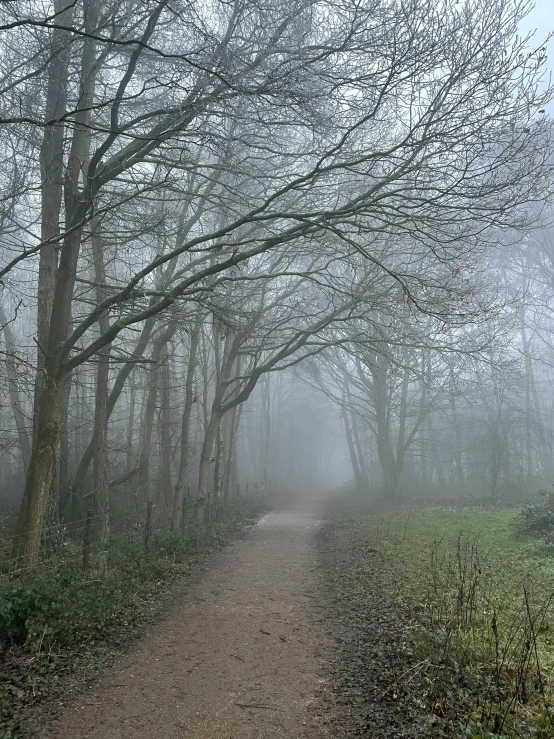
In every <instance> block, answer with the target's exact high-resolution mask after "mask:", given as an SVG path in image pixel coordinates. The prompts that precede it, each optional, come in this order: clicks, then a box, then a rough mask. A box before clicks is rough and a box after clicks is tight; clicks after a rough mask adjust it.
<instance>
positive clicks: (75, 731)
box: [21, 507, 405, 739]
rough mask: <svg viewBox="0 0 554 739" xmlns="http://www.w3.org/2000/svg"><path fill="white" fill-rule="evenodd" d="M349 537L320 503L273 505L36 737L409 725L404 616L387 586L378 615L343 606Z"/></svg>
mask: <svg viewBox="0 0 554 739" xmlns="http://www.w3.org/2000/svg"><path fill="white" fill-rule="evenodd" d="M335 545H337V546H339V547H340V542H338V540H337V541H335V537H334V532H333V530H332V528H331V529H330V528H329V527H328V525H326V524H324V523H323V522H322V521H321V520H320V519H319V517H318V510H317V509H305V508H300V507H294V508H291V509H289V510H284V511H276V512H272V513H269V514H268V515H266V516H265V517H264V518H263V519H262V520H261V521H260V523H259V524H258V525H256V526H255V527H253V528H252V529H251V530H250V531H249V532H248V533H247V535H246V536H245V537H244V538H242V539H241V540H238V541H235V543H233V544H231V545H230V546H228V547H226V548H225V549H223V550H222V551H221V552H220V553H219V554H217V555H216V556H215V557H213V558H212V560H211V561H210V562H209V563H208V564H207V565H206V566H205V567H203V568H202V570H201V571H199V572H198V573H197V575H196V576H195V577H194V578H193V579H192V581H191V579H190V578H189V579H188V580H187V579H185V580H183V581H182V583H181V584H180V585H178V586H177V588H176V589H174V590H173V593H172V602H171V604H169V603H168V602H167V600H166V601H165V604H166V609H165V613H164V615H163V616H162V617H161V618H159V620H158V621H157V622H156V623H152V624H150V626H149V627H148V629H147V633H145V634H143V636H142V637H141V638H139V639H138V640H136V641H134V642H133V643H131V644H130V645H129V647H128V649H127V652H126V653H123V654H119V655H114V664H113V665H112V666H110V667H107V668H105V669H103V670H101V671H100V672H98V673H97V674H96V677H93V678H92V679H91V680H90V683H89V684H88V685H87V684H85V685H84V686H83V685H82V684H81V686H80V689H79V690H75V689H73V690H72V692H71V694H70V696H69V697H68V698H67V699H65V698H63V697H61V696H58V698H57V699H56V702H55V703H56V704H55V705H52V704H51V705H40V704H39V705H38V706H36V707H34V709H33V710H31V711H29V712H28V714H27V715H26V716H25V715H24V716H23V717H22V721H21V728H22V730H23V736H25V737H29V738H30V737H33V739H34V738H36V739H54V738H59V739H62V738H63V739H81V738H82V739H84V738H85V737H86V738H87V739H110V738H111V737H117V738H118V739H124V738H127V737H129V738H131V737H132V739H153V737H162V736H163V737H164V739H172V738H173V737H175V738H177V737H178V738H179V739H208V738H210V739H254V738H255V739H273V738H274V737H289V739H331V738H332V739H335V738H336V739H339V738H341V737H372V738H373V739H378V738H380V737H383V738H384V737H400V736H405V734H404V733H403V731H402V729H400V728H399V725H400V724H399V721H398V720H397V719H398V716H397V715H396V714H397V713H398V711H397V707H396V705H395V702H394V700H393V698H392V691H391V690H389V682H390V679H391V677H390V674H389V667H390V665H391V664H392V662H393V651H392V641H393V640H394V634H395V628H394V618H395V616H394V614H393V613H392V612H391V610H390V609H389V607H388V606H387V604H386V602H385V601H384V600H383V599H382V598H377V594H376V593H375V592H373V593H372V594H371V595H370V597H371V598H372V599H375V602H372V603H371V604H369V607H367V608H366V606H368V604H367V603H361V602H360V601H359V600H358V601H357V605H358V607H359V608H361V609H363V610H365V611H366V612H365V614H364V615H360V614H358V615H357V616H356V618H354V619H353V618H351V615H352V614H349V613H348V612H346V611H345V610H344V609H343V607H342V606H340V604H339V602H338V600H337V598H339V599H340V598H341V597H342V596H343V595H345V591H344V587H342V586H340V585H339V583H338V582H337V580H341V579H342V577H341V573H342V572H343V568H344V566H346V565H348V566H349V563H348V562H347V561H346V560H344V559H342V560H341V554H340V552H339V551H338V550H335ZM333 589H335V596H336V597H333V595H331V594H330V591H332V590H333ZM360 618H361V619H362V620H361V621H360ZM376 650H377V651H376ZM377 652H378V653H377ZM81 683H82V681H81ZM387 696H388V697H387ZM366 697H367V699H366Z"/></svg>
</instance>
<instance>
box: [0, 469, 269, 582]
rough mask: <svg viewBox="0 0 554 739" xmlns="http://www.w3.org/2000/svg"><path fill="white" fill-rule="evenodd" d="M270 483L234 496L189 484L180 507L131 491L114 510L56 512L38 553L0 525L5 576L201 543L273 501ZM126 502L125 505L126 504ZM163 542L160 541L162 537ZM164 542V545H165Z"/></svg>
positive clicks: (113, 500) (113, 503) (113, 499)
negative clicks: (68, 515) (60, 515)
mask: <svg viewBox="0 0 554 739" xmlns="http://www.w3.org/2000/svg"><path fill="white" fill-rule="evenodd" d="M270 491H271V485H269V486H268V489H267V490H266V489H265V486H264V484H263V483H254V484H251V483H250V484H247V485H246V486H244V488H243V489H242V490H241V488H240V487H238V486H237V488H236V489H235V490H233V495H230V494H227V495H220V496H219V497H217V499H214V498H213V497H212V496H211V495H210V494H209V493H208V495H207V496H206V497H204V498H198V497H193V496H192V495H191V491H190V487H189V488H188V490H187V491H186V494H185V495H183V497H182V499H181V501H180V504H179V505H178V506H175V505H173V504H172V505H170V506H166V505H164V504H163V503H162V502H159V501H153V500H145V501H142V502H139V501H137V500H136V499H135V498H133V497H132V496H130V495H129V493H127V494H123V493H122V494H121V495H117V494H116V495H115V496H110V511H109V514H108V512H95V511H94V510H93V509H92V508H91V509H89V510H87V511H86V512H85V514H84V515H83V516H82V517H80V518H79V519H77V520H72V521H54V522H52V516H50V519H49V520H47V523H46V525H44V526H43V528H42V531H41V535H40V543H39V546H38V552H36V553H34V556H32V557H31V556H30V555H29V553H28V552H25V553H23V554H20V553H19V546H18V543H19V542H22V541H23V539H24V538H25V537H26V534H13V533H12V531H11V527H10V525H9V524H3V525H1V526H0V576H1V575H3V576H17V575H22V574H24V573H25V572H28V571H30V570H35V569H37V567H39V568H41V569H43V568H54V569H55V568H56V567H58V566H59V565H60V564H62V563H67V562H71V563H73V564H74V565H76V566H78V567H80V568H82V569H83V570H87V569H89V568H91V567H94V566H96V565H98V564H102V565H103V566H104V567H105V566H106V564H107V563H109V561H110V558H111V557H112V556H113V555H114V554H117V553H121V552H122V551H123V550H132V551H133V552H134V553H135V554H137V555H139V554H140V553H143V554H148V553H149V552H150V550H151V549H152V544H153V543H154V545H155V547H154V548H155V551H156V552H157V553H160V551H161V553H162V554H163V552H164V551H167V550H168V548H171V547H173V548H175V547H176V546H181V547H182V546H187V545H188V546H190V547H191V548H194V547H198V546H199V545H201V543H202V541H203V539H205V538H206V537H207V536H214V535H217V532H218V531H221V530H223V529H225V528H229V526H232V525H233V524H234V523H236V524H237V525H238V524H240V523H241V521H242V520H243V519H245V518H248V515H252V514H253V512H254V511H256V510H259V509H260V508H261V506H262V505H264V504H265V503H267V502H268V499H269V497H270ZM122 504H123V505H122ZM161 540H163V541H162V543H161V544H160V541H161ZM164 546H165V550H164Z"/></svg>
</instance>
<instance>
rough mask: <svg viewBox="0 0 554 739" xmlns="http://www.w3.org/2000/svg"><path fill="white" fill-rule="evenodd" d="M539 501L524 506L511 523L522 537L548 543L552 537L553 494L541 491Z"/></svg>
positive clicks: (553, 530)
mask: <svg viewBox="0 0 554 739" xmlns="http://www.w3.org/2000/svg"><path fill="white" fill-rule="evenodd" d="M539 496H540V500H539V501H538V502H537V503H533V504H531V505H528V506H526V507H525V508H524V509H523V510H522V511H521V513H520V514H519V515H518V516H516V518H514V520H513V521H512V522H511V524H510V525H511V526H512V528H514V529H515V531H517V533H518V534H521V535H522V536H536V537H541V538H544V539H547V540H548V541H550V540H551V539H552V538H553V537H554V492H549V491H547V490H541V491H540V492H539Z"/></svg>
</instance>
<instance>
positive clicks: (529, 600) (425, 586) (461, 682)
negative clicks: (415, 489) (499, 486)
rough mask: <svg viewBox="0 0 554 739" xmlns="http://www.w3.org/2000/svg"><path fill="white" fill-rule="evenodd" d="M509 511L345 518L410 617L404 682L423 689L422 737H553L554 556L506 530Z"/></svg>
mask: <svg viewBox="0 0 554 739" xmlns="http://www.w3.org/2000/svg"><path fill="white" fill-rule="evenodd" d="M517 513H518V509H508V510H501V511H483V510H479V509H471V510H465V511H461V512H460V511H456V510H454V509H448V508H445V507H431V508H414V509H405V508H403V509H396V510H391V509H387V510H378V511H376V510H371V511H370V512H367V511H365V512H363V511H362V512H358V513H357V514H356V515H355V516H354V521H352V520H351V521H350V527H352V526H353V528H354V529H355V530H356V531H357V532H358V534H363V537H364V540H365V542H366V544H365V546H366V551H367V556H374V557H377V562H378V577H379V579H380V581H381V583H382V587H383V589H384V590H385V591H386V593H387V594H388V595H389V597H391V598H392V599H393V600H394V601H395V602H396V603H397V604H398V606H399V607H400V608H401V609H402V611H403V613H404V614H405V615H406V617H407V620H408V623H409V628H408V629H407V630H406V638H405V642H404V647H403V651H404V657H405V658H406V660H407V662H408V667H407V677H406V679H407V680H410V681H412V680H417V681H419V683H420V685H421V686H422V687H421V689H420V693H421V694H420V696H419V698H418V700H419V702H420V703H419V704H420V705H421V706H423V709H424V710H425V711H426V713H427V715H428V717H429V718H430V726H431V724H432V725H433V730H432V731H431V729H430V730H429V735H432V733H434V734H435V735H436V734H438V735H442V736H472V737H473V736H475V737H489V738H490V737H498V736H502V737H531V736H534V737H548V736H554V732H553V731H552V726H551V721H550V715H552V713H553V712H552V710H551V708H550V706H551V705H552V703H554V605H553V600H554V558H553V557H551V556H550V551H549V549H548V548H547V547H546V545H544V544H542V543H541V542H539V541H538V540H536V539H529V538H522V537H518V536H517V535H516V534H515V533H514V532H513V530H512V528H511V527H510V522H511V521H512V520H513V518H514V517H515V516H516V515H517ZM372 550H376V551H375V552H372ZM549 714H550V715H549ZM441 727H442V729H441Z"/></svg>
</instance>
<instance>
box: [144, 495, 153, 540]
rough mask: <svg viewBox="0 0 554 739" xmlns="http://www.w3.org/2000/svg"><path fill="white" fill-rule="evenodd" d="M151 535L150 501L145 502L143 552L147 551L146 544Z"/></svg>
mask: <svg viewBox="0 0 554 739" xmlns="http://www.w3.org/2000/svg"><path fill="white" fill-rule="evenodd" d="M151 534H152V501H151V500H147V501H146V521H145V522H144V551H145V552H146V551H148V542H149V541H150V535H151Z"/></svg>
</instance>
